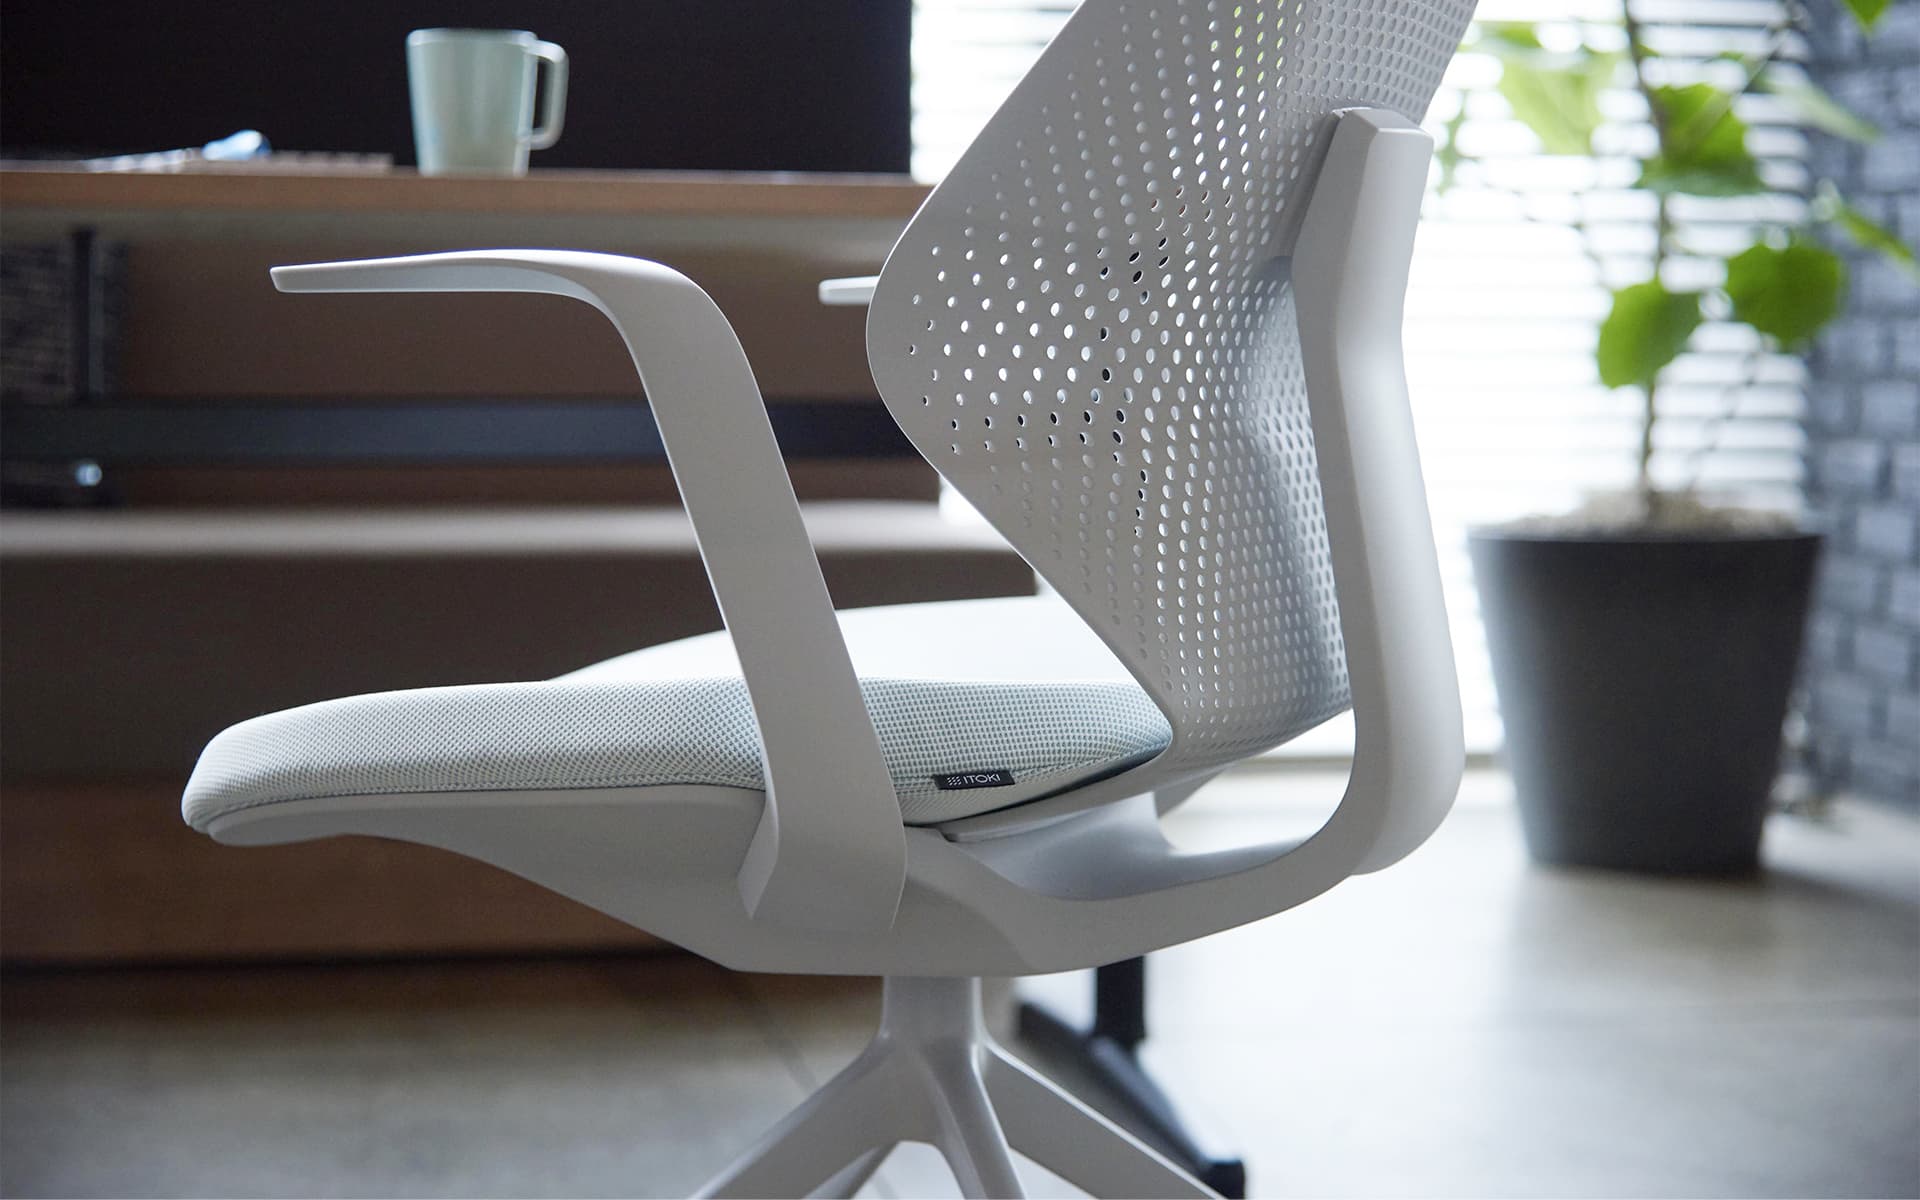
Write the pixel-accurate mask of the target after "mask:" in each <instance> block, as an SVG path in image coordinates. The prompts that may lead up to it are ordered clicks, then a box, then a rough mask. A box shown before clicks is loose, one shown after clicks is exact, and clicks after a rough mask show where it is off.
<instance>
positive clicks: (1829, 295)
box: [1727, 238, 1847, 347]
mask: <svg viewBox="0 0 1920 1200" xmlns="http://www.w3.org/2000/svg"><path fill="white" fill-rule="evenodd" d="M1846 290H1847V269H1846V266H1845V264H1843V263H1842V262H1841V261H1840V258H1839V256H1838V255H1836V254H1834V253H1833V252H1832V251H1831V250H1826V249H1823V248H1822V247H1819V246H1816V245H1814V244H1813V243H1811V242H1807V241H1803V240H1801V239H1798V238H1796V239H1794V240H1793V241H1790V242H1788V243H1787V244H1786V245H1785V246H1783V247H1774V246H1769V245H1767V244H1766V243H1765V242H1756V243H1755V244H1754V245H1752V246H1749V247H1747V248H1746V249H1745V250H1742V251H1741V252H1740V253H1738V254H1736V255H1734V256H1733V257H1732V258H1730V259H1728V260H1727V298H1728V299H1730V300H1732V301H1733V317H1734V319H1735V320H1736V321H1744V322H1746V323H1747V324H1748V325H1751V326H1753V327H1754V328H1755V329H1757V330H1759V331H1760V332H1761V333H1764V334H1766V335H1767V336H1768V337H1771V338H1773V339H1774V340H1775V341H1777V342H1779V343H1780V344H1781V345H1782V346H1787V347H1795V346H1799V345H1801V344H1803V343H1805V342H1806V341H1808V340H1809V339H1811V338H1812V337H1813V335H1814V334H1816V333H1819V332H1820V330H1821V329H1822V328H1823V327H1824V326H1825V325H1826V323H1827V322H1828V321H1831V320H1833V318H1834V317H1835V316H1836V315H1838V314H1839V312H1840V303H1841V301H1842V300H1843V299H1844V298H1845V296H1846Z"/></svg>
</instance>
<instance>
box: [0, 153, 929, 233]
mask: <svg viewBox="0 0 1920 1200" xmlns="http://www.w3.org/2000/svg"><path fill="white" fill-rule="evenodd" d="M927 191H928V189H927V187H926V186H925V185H923V184H918V183H914V182H913V181H911V180H910V179H907V178H906V177H905V176H897V175H801V174H734V173H711V174H693V173H669V172H658V171H534V172H532V173H530V174H528V175H525V176H521V177H519V178H475V177H459V178H455V177H445V176H436V177H428V176H424V175H421V174H419V173H418V172H416V171H413V170H410V169H402V168H395V169H393V170H389V171H339V172H316V171H297V170H291V169H290V170H287V171H272V170H265V169H251V168H250V169H246V170H225V171H191V172H131V171H130V172H103V171H76V170H73V169H72V168H70V167H49V166H43V165H40V164H36V163H6V164H3V165H0V208H5V209H8V210H20V209H63V210H85V211H124V212H131V211H142V212H183V213H184V212H197V213H289V214H291V213H328V214H332V213H382V214H420V215H431V214H446V213H480V214H488V215H496V216H688V217H729V216H731V217H760V218H807V217H856V218H864V217H889V218H898V219H902V220H904V219H905V218H907V217H909V216H911V215H913V212H914V210H915V209H916V208H918V207H919V205H920V202H921V201H922V200H923V199H925V198H926V195H927Z"/></svg>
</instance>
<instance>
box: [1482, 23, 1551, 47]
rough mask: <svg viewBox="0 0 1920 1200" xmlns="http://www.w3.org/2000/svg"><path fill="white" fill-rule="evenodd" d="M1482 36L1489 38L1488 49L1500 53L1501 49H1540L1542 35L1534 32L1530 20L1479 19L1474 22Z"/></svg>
mask: <svg viewBox="0 0 1920 1200" xmlns="http://www.w3.org/2000/svg"><path fill="white" fill-rule="evenodd" d="M1474 29H1475V30H1477V31H1478V32H1479V34H1480V36H1481V37H1483V38H1485V39H1486V40H1487V43H1488V44H1487V49H1489V50H1491V51H1493V52H1494V53H1496V54H1497V53H1499V52H1500V51H1501V49H1503V48H1505V49H1512V50H1538V49H1540V35H1539V34H1538V33H1536V32H1534V28H1533V23H1532V22H1530V21H1478V22H1475V24H1474Z"/></svg>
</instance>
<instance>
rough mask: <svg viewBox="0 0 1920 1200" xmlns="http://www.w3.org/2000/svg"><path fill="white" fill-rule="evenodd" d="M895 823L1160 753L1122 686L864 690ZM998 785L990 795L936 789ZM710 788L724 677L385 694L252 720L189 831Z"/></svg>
mask: <svg viewBox="0 0 1920 1200" xmlns="http://www.w3.org/2000/svg"><path fill="white" fill-rule="evenodd" d="M861 690H862V692H863V693H864V695H865V698H866V703H867V710H868V712H869V713H871V714H872V717H873V722H874V726H875V729H876V730H877V731H878V733H879V735H880V745H881V749H882V751H883V752H884V754H885V758H886V763H887V768H888V770H889V772H890V773H891V774H892V777H893V784H894V788H895V790H896V791H897V792H898V794H899V797H900V808H901V815H902V817H903V819H905V820H906V821H907V822H909V823H911V824H927V823H932V822H939V821H950V820H957V819H959V818H961V817H968V816H975V815H977V814H979V813H983V812H990V811H992V810H994V809H997V808H1004V807H1006V806H1008V805H1012V804H1018V803H1021V802H1023V801H1026V800H1031V799H1034V798H1036V797H1039V796H1043V795H1048V794H1051V793H1053V792H1057V791H1060V790H1062V789H1064V788H1067V787H1070V786H1073V785H1075V784H1078V783H1084V782H1088V781H1091V780H1093V779H1096V778H1099V777H1101V776H1104V775H1108V774H1112V773H1114V772H1116V771H1119V770H1122V769H1124V768H1126V767H1128V766H1131V765H1134V764H1136V763H1140V762H1144V761H1146V760H1147V759H1150V758H1152V757H1154V756H1155V755H1157V754H1158V753H1159V752H1160V751H1161V750H1163V749H1165V748H1166V746H1167V744H1168V742H1169V740H1170V739H1171V736H1172V734H1171V730H1170V729H1169V727H1168V725H1167V721H1166V718H1165V717H1164V716H1162V715H1161V713H1160V711H1159V709H1157V708H1155V707H1154V705H1153V703H1152V701H1150V700H1149V699H1148V698H1147V696H1146V694H1145V693H1144V692H1142V691H1141V690H1140V689H1139V688H1138V687H1135V686H1133V685H1132V684H1131V683H1119V682H1072V683H1046V682H1006V681H985V682H967V681H951V680H927V679H863V680H862V681H861ZM989 770H998V771H1004V772H1006V773H1007V774H1008V775H1010V776H1011V779H1012V782H1011V783H1010V784H1007V785H1005V786H994V787H977V788H966V789H956V790H943V789H942V788H941V787H940V786H939V785H938V783H937V782H936V779H937V778H938V777H940V776H946V775H951V774H956V773H963V772H983V771H989ZM666 784H708V785H715V786H724V787H741V788H755V789H758V788H762V787H764V786H765V781H764V777H763V775H762V771H761V763H760V753H759V739H758V735H757V732H756V726H755V724H754V718H753V709H752V707H751V705H750V704H749V702H748V699H747V692H746V686H745V684H744V683H743V682H742V681H741V680H740V679H739V678H737V677H733V678H700V679H667V680H601V679H595V678H593V677H591V676H589V677H587V678H583V679H571V678H562V679H558V680H553V681H549V682H544V683H507V684H484V685H475V686H464V687H444V688H426V689H421V690H416V691H404V692H382V693H377V694H374V695H368V696H353V697H348V698H346V699H343V700H329V701H325V702H323V703H319V704H310V705H307V706H305V707H302V708H295V709H288V710H287V711H285V712H278V713H271V714H268V715H267V716H263V717H256V718H254V719H253V720H250V721H244V722H242V723H240V724H238V725H235V726H233V727H232V728H231V729H228V730H227V731H225V732H224V733H222V734H220V735H219V736H218V737H216V738H215V739H214V740H213V741H212V742H211V743H210V744H209V745H208V746H207V748H206V750H205V752H204V753H202V754H201V756H200V762H199V764H198V765H197V766H196V767H195V768H194V772H193V777H192V779H191V780H190V781H189V782H188V785H187V791H186V797H185V800H184V801H183V804H182V808H183V811H184V813H185V816H186V819H187V821H188V823H189V824H191V825H192V826H193V827H194V828H196V829H201V830H204V829H206V828H207V826H208V824H209V823H211V822H212V821H214V820H215V819H216V818H219V817H221V816H225V815H227V814H229V813H233V812H238V811H240V810H242V809H247V808H253V807H256V806H259V805H264V804H277V803H282V802H285V801H292V800H310V799H317V798H321V797H332V796H372V795H401V794H407V793H422V792H460V791H513V790H529V791H531V790H554V789H573V788H614V787H620V788H626V787H646V786H657V785H666Z"/></svg>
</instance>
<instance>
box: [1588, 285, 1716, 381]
mask: <svg viewBox="0 0 1920 1200" xmlns="http://www.w3.org/2000/svg"><path fill="white" fill-rule="evenodd" d="M1699 324H1700V293H1698V292H1670V291H1668V290H1667V288H1666V285H1665V284H1663V283H1661V282H1660V281H1659V280H1657V279H1650V280H1648V281H1647V282H1645V283H1636V284H1634V285H1633V286H1631V287H1624V288H1621V289H1620V290H1619V291H1617V292H1615V293H1614V294H1613V308H1612V310H1611V311H1610V312H1608V313H1607V319H1606V320H1604V321H1602V322H1601V323H1600V345H1599V348H1598V352H1597V354H1596V357H1597V358H1598V359H1599V363H1600V382H1601V383H1604V384H1606V385H1607V386H1608V387H1616V388H1617V387H1625V386H1627V385H1628V384H1633V385H1635V386H1637V387H1642V388H1644V387H1647V386H1649V385H1650V384H1652V383H1653V381H1654V379H1655V378H1656V377H1658V376H1659V374H1660V372H1661V371H1662V370H1664V369H1665V368H1666V365H1667V364H1668V363H1670V362H1672V361H1673V360H1674V359H1676V358H1678V357H1679V356H1680V351H1682V350H1684V349H1686V346H1687V339H1688V338H1690V337H1692V336H1693V331H1694V330H1695V329H1696V328H1697V327H1698V326H1699Z"/></svg>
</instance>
